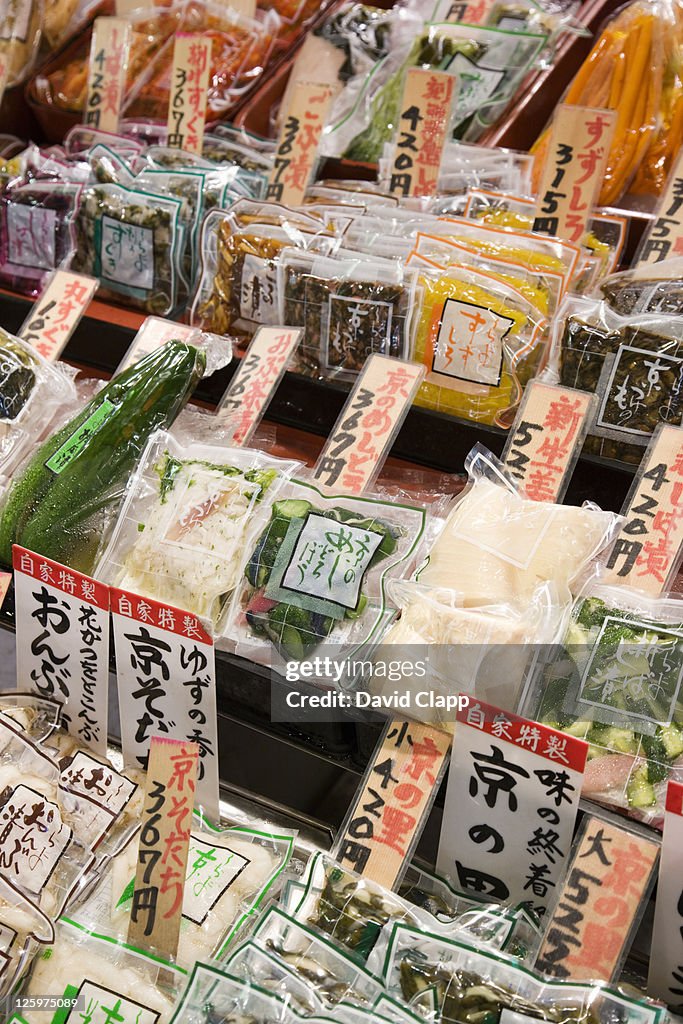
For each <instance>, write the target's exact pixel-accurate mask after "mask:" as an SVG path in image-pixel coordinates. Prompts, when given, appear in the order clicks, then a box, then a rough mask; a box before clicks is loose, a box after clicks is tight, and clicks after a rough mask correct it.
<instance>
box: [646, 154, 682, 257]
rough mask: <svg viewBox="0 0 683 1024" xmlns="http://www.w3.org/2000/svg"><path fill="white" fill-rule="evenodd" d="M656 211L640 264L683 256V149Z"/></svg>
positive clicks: (647, 233)
mask: <svg viewBox="0 0 683 1024" xmlns="http://www.w3.org/2000/svg"><path fill="white" fill-rule="evenodd" d="M655 213H656V215H655V220H654V223H653V224H652V225H651V227H650V228H649V229H648V231H647V232H646V234H645V237H644V238H643V240H642V242H641V244H640V248H639V251H638V256H637V259H636V266H641V265H643V264H648V263H659V262H660V261H661V260H666V259H671V258H673V257H674V256H683V151H681V153H680V154H679V156H678V158H677V159H676V161H675V162H674V165H673V168H672V170H671V174H670V175H669V180H668V182H667V184H666V189H665V191H664V195H663V196H662V197H661V199H660V200H659V204H658V206H657V210H656V211H655Z"/></svg>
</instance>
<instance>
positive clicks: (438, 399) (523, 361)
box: [413, 268, 546, 426]
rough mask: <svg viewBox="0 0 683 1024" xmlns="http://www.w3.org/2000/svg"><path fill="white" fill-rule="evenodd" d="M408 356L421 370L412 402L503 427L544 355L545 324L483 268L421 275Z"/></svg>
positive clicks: (532, 310)
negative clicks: (421, 377) (422, 376)
mask: <svg viewBox="0 0 683 1024" xmlns="http://www.w3.org/2000/svg"><path fill="white" fill-rule="evenodd" d="M419 286H420V288H421V290H422V302H421V305H420V307H419V313H418V321H417V328H416V335H415V346H414V352H413V358H414V359H415V360H416V361H419V362H423V363H424V364H425V366H426V367H427V376H426V378H425V380H424V382H423V383H422V384H421V385H420V389H419V391H418V393H417V396H416V398H415V404H416V405H423V406H426V407H427V408H430V409H436V410H438V411H439V412H449V413H451V414H454V415H456V416H461V417H462V418H463V419H469V420H476V421H477V422H479V423H490V424H496V425H498V426H501V425H509V424H510V422H511V421H512V418H513V416H514V411H515V409H516V408H517V405H518V403H519V400H520V398H521V396H522V390H523V387H524V384H526V383H527V381H528V380H529V379H530V378H531V377H532V376H533V375H534V374H535V373H536V372H537V370H539V369H540V368H541V366H542V364H543V361H544V358H545V353H546V339H545V327H546V323H545V321H544V320H543V318H542V317H541V316H540V315H539V314H538V311H537V310H535V309H534V308H533V306H531V304H530V303H529V302H528V300H527V299H526V298H525V297H524V296H523V295H522V293H521V292H519V291H517V290H516V289H514V288H512V287H511V286H510V285H508V284H506V283H504V282H502V281H499V280H496V279H495V278H492V277H490V276H488V275H487V274H484V273H483V272H481V271H474V270H472V271H469V270H456V269H455V268H450V269H449V270H447V271H446V272H444V273H439V272H438V271H435V272H434V274H421V275H420V278H419Z"/></svg>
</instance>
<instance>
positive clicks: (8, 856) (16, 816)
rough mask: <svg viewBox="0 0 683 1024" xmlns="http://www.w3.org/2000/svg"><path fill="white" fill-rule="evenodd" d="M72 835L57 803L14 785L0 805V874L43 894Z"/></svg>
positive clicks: (31, 790) (33, 790) (23, 886)
mask: <svg viewBox="0 0 683 1024" xmlns="http://www.w3.org/2000/svg"><path fill="white" fill-rule="evenodd" d="M71 835H72V833H71V829H70V828H69V827H68V825H65V824H64V822H63V821H62V816H61V814H60V811H59V807H58V806H57V804H53V803H51V802H50V801H49V800H48V799H47V798H46V797H44V796H43V795H42V793H38V792H36V790H35V789H30V787H29V786H24V785H20V786H15V787H14V789H12V790H10V791H9V793H7V795H4V794H3V801H2V805H1V806H0V843H1V846H2V860H1V861H0V871H1V872H2V874H3V875H5V876H6V877H7V878H9V880H10V881H12V882H15V883H16V884H17V885H19V886H21V887H22V888H24V889H27V890H28V891H29V892H34V893H37V892H40V891H41V889H43V887H44V886H45V885H46V883H47V882H48V881H49V879H50V876H51V875H52V872H53V871H54V869H55V867H56V866H57V862H58V861H59V858H60V857H61V856H62V854H63V853H64V851H65V850H66V848H67V846H68V845H69V843H70V842H71Z"/></svg>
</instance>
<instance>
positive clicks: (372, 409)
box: [313, 353, 425, 494]
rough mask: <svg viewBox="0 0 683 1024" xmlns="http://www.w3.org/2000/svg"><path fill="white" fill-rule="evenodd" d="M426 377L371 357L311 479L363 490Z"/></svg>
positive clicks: (397, 362) (405, 366) (420, 370)
mask: <svg viewBox="0 0 683 1024" xmlns="http://www.w3.org/2000/svg"><path fill="white" fill-rule="evenodd" d="M424 372H425V371H424V367H423V366H418V365H416V364H415V363H405V362H403V361H401V360H399V359H392V358H391V357H390V356H381V355H377V354H376V353H375V354H374V355H372V356H370V358H369V359H368V360H367V362H366V363H365V368H364V370H363V372H362V373H361V375H360V377H359V378H358V380H357V382H356V386H355V387H354V389H353V391H352V392H351V394H350V396H349V398H348V399H347V401H346V404H345V405H344V408H343V409H342V412H341V415H340V416H339V419H338V420H337V422H336V424H335V426H334V429H333V430H332V433H331V434H330V436H329V438H328V439H327V443H326V445H325V447H324V448H323V451H322V453H321V455H320V458H319V459H318V461H317V463H316V466H315V469H314V470H313V476H314V477H315V479H316V480H320V481H321V482H322V483H323V484H325V485H326V486H328V487H333V486H334V487H340V488H342V489H343V490H345V491H347V492H348V493H351V494H360V493H361V492H362V491H364V490H366V489H367V488H368V487H369V486H370V485H371V484H372V482H373V481H374V479H375V477H376V476H377V474H378V473H379V471H380V469H381V468H382V464H383V462H384V460H385V458H386V457H387V455H388V454H389V449H390V448H391V445H392V444H393V441H394V438H395V436H396V434H397V433H398V430H399V428H400V426H401V423H402V422H403V420H404V418H405V416H406V414H407V412H408V410H409V409H410V406H411V404H412V401H413V398H414V397H415V393H416V391H417V389H418V388H419V386H420V384H421V383H422V379H423V377H424Z"/></svg>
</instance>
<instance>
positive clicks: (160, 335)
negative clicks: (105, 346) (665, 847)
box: [114, 316, 197, 377]
mask: <svg viewBox="0 0 683 1024" xmlns="http://www.w3.org/2000/svg"><path fill="white" fill-rule="evenodd" d="M196 330H197V328H196V327H189V326H188V325H187V324H176V323H174V322H173V320H164V318H163V317H160V316H148V317H147V319H146V320H145V322H144V323H143V325H142V327H141V328H140V330H139V331H138V333H137V334H136V335H135V337H134V338H133V340H132V342H131V344H130V347H129V349H128V351H127V352H126V354H125V356H124V357H123V359H122V360H121V362H120V363H119V365H118V366H117V367H116V373H115V374H114V376H115V377H116V376H118V374H119V373H123V371H124V370H127V369H128V368H129V367H130V366H132V365H133V363H137V361H138V359H142V357H143V356H146V355H149V353H150V352H156V350H157V349H158V348H161V347H162V346H163V345H165V344H166V342H167V341H188V340H189V338H190V336H191V335H192V334H194V333H195V332H196Z"/></svg>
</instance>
